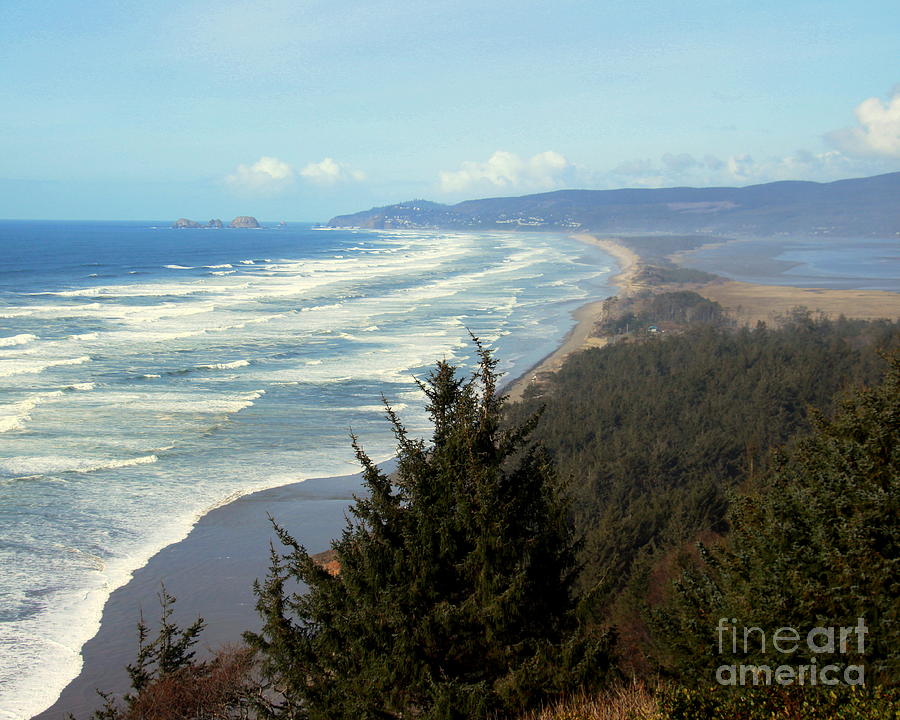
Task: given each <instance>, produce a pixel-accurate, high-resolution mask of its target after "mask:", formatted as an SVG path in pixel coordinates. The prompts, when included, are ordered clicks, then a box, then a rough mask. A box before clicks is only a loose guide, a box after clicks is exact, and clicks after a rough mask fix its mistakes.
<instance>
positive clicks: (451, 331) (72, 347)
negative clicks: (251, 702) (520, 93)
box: [0, 221, 615, 719]
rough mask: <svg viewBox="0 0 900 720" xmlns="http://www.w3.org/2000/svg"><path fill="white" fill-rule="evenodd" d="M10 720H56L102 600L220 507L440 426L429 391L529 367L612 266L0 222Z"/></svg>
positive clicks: (392, 246)
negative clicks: (476, 346) (432, 381)
mask: <svg viewBox="0 0 900 720" xmlns="http://www.w3.org/2000/svg"><path fill="white" fill-rule="evenodd" d="M0 248H2V251H3V257H4V263H3V264H2V266H0V718H16V719H18V718H27V717H30V716H31V715H33V714H35V713H37V712H39V711H41V710H42V709H44V708H46V707H47V706H49V705H50V704H51V703H52V702H53V701H54V700H55V699H56V697H57V695H58V693H59V692H60V691H61V690H62V688H63V687H64V686H65V684H66V683H67V682H68V681H69V680H70V679H72V678H73V677H74V676H75V675H76V674H77V672H78V670H79V668H80V655H79V651H80V648H81V646H82V644H83V643H84V642H85V641H86V640H88V639H89V638H90V637H91V636H92V635H93V634H94V633H95V632H96V630H97V628H98V625H99V621H100V616H101V610H102V606H103V603H104V602H105V600H106V598H107V597H108V596H109V594H110V592H111V591H112V590H113V589H115V588H116V587H118V586H119V585H121V584H123V583H125V582H126V581H127V580H128V578H129V576H130V573H131V572H133V571H134V570H135V569H137V568H138V567H140V566H142V565H143V564H144V563H145V562H146V561H147V560H148V559H149V557H151V556H152V555H153V554H154V553H155V552H156V551H158V550H159V549H161V548H162V547H164V546H166V545H168V544H170V543H172V542H175V541H177V540H179V539H181V538H183V537H184V536H185V535H186V534H187V532H188V531H189V529H190V527H191V525H192V524H193V523H194V522H195V521H196V519H197V518H198V517H199V516H200V515H202V514H203V513H204V512H206V511H208V510H209V509H211V508H212V507H215V506H216V505H219V504H221V503H223V502H227V501H228V500H229V499H231V498H234V497H236V496H238V495H240V494H242V493H246V492H250V491H254V490H259V489H262V488H266V487H273V486H277V485H281V484H286V483H290V482H295V481H297V480H300V479H303V478H308V477H321V476H331V475H339V474H345V473H347V472H354V471H355V470H356V469H357V467H356V464H355V461H354V459H353V454H352V451H351V449H350V447H349V433H350V431H351V428H352V431H353V432H354V433H355V434H356V435H358V436H359V437H360V439H361V441H362V442H363V444H364V446H365V447H366V449H367V450H368V451H369V453H370V454H371V455H372V456H373V457H374V458H376V459H381V458H387V457H389V456H390V455H391V453H392V449H393V437H392V435H391V432H390V429H389V427H388V425H387V423H386V421H385V420H384V418H383V415H382V412H383V408H382V406H381V400H380V397H381V394H382V393H383V394H384V396H385V397H386V398H387V399H388V400H389V401H390V402H391V403H392V405H393V407H394V408H395V409H396V410H398V411H399V412H400V414H401V416H402V417H403V418H404V420H405V421H406V423H407V425H408V427H409V428H410V429H411V430H412V431H414V432H424V431H426V430H427V428H426V422H425V417H424V414H423V410H422V398H421V395H420V392H419V391H418V390H417V388H416V386H415V384H414V381H413V378H414V377H415V376H419V377H421V376H422V375H423V373H425V372H427V370H428V368H429V367H430V366H431V365H432V364H433V362H434V361H435V360H437V359H439V358H447V359H450V360H453V361H456V362H458V363H460V364H463V365H465V364H466V363H467V362H469V361H470V360H471V356H472V345H471V343H470V342H469V340H468V331H469V330H471V331H472V332H474V333H476V334H477V335H479V336H480V337H481V338H482V339H484V340H485V341H487V342H488V343H490V344H491V345H492V346H494V347H495V348H496V350H497V354H498V357H499V358H500V360H501V363H502V368H503V369H504V370H506V371H508V372H510V373H511V374H513V375H515V374H517V373H521V372H523V371H524V370H525V369H527V368H528V367H529V366H531V365H532V364H534V363H535V362H537V361H538V360H539V359H540V358H541V357H543V356H544V355H546V354H547V353H549V352H550V351H552V350H553V348H554V347H555V346H556V345H557V344H558V343H559V341H560V340H561V339H562V336H563V335H564V334H565V332H566V331H567V329H568V328H569V327H571V325H572V324H573V321H572V320H571V317H570V311H571V310H572V309H574V308H575V307H577V306H578V305H580V304H581V303H583V302H584V301H585V300H586V299H587V298H596V297H604V296H607V295H609V294H611V293H612V290H611V289H610V288H609V287H608V286H607V281H608V278H609V276H610V274H611V272H612V271H613V270H614V267H615V266H614V262H613V259H612V258H611V257H610V256H608V255H606V254H604V253H603V252H602V251H600V250H599V249H596V248H593V247H589V246H586V245H583V244H581V243H579V242H577V241H575V240H573V239H570V238H568V237H566V236H564V235H552V234H541V233H533V234H529V233H489V234H468V233H446V232H437V231H435V232H419V231H383V232H379V231H351V230H319V229H313V228H311V227H309V226H304V225H299V224H298V225H289V226H287V227H282V228H271V229H266V230H230V229H223V230H212V229H202V230H201V229H197V230H173V229H170V228H168V227H166V226H158V227H154V226H153V225H152V224H151V223H49V222H6V221H4V222H0Z"/></svg>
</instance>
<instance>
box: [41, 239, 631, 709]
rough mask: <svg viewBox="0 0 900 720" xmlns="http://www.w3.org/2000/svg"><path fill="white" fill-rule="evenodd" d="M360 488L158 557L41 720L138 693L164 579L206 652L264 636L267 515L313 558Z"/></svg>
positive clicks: (121, 598) (219, 514) (218, 525)
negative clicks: (141, 636)
mask: <svg viewBox="0 0 900 720" xmlns="http://www.w3.org/2000/svg"><path fill="white" fill-rule="evenodd" d="M572 237H574V238H576V239H578V240H579V241H581V242H584V243H587V244H593V245H595V246H597V247H600V248H601V249H602V250H604V251H606V252H607V253H609V254H610V255H612V256H613V257H614V258H615V259H616V260H617V261H618V262H619V266H620V267H619V272H618V274H616V275H614V276H613V277H612V278H611V279H610V284H616V285H620V284H626V283H630V280H631V277H630V275H628V272H629V271H630V269H632V268H634V267H635V266H636V263H637V262H638V260H639V258H638V256H637V255H636V254H635V253H633V252H632V251H630V250H629V249H628V248H625V247H623V246H618V245H615V244H614V243H612V242H609V243H607V242H605V241H600V240H597V239H595V238H593V237H592V236H589V235H576V236H572ZM602 303H603V300H602V299H601V300H592V301H589V302H587V303H585V304H584V305H582V306H580V307H579V308H577V309H576V310H575V311H573V315H574V316H575V318H576V321H577V322H576V325H575V327H574V328H573V329H572V330H571V331H570V332H569V333H568V334H567V335H566V338H565V339H564V340H563V342H562V344H561V345H560V347H558V348H557V349H556V350H554V351H553V352H552V353H550V355H548V356H547V358H553V357H556V356H559V357H560V360H559V364H560V365H561V364H562V360H563V359H564V358H565V356H567V355H568V354H569V352H572V351H574V350H577V349H578V348H579V347H581V346H582V344H583V343H584V342H585V341H586V335H587V334H589V333H590V331H591V330H592V329H593V318H594V317H595V315H596V313H597V312H599V308H600V306H601V305H602ZM582 335H585V337H582ZM561 351H564V352H563V353H562V354H560V353H561ZM547 358H545V360H542V361H541V363H544V362H545V361H546V359H547ZM528 372H529V371H528V370H526V371H524V372H521V373H520V374H518V375H517V376H516V378H514V379H513V380H511V381H510V383H509V384H508V385H507V387H512V386H514V385H515V384H517V383H519V382H520V381H521V380H522V378H524V377H527V376H528ZM392 464H393V460H388V461H387V462H385V463H379V465H380V466H383V467H385V466H387V467H390V466H392ZM360 483H361V476H360V475H358V474H354V475H347V476H336V477H320V478H314V479H308V480H300V481H297V482H294V483H290V484H288V485H281V486H277V487H275V488H267V489H263V490H259V491H256V492H253V493H248V494H246V495H242V496H240V497H238V498H236V499H235V500H233V501H231V502H225V503H223V504H221V505H218V506H217V507H215V508H213V509H212V510H210V511H209V512H207V513H206V514H204V515H202V516H200V517H199V519H198V520H197V522H196V523H195V524H194V526H193V527H192V528H191V530H190V531H189V533H188V534H187V536H185V537H184V538H182V539H181V540H179V541H177V542H175V543H172V544H170V545H168V546H166V547H165V548H163V549H162V550H160V551H159V552H158V553H156V554H155V555H154V556H153V557H151V558H150V560H149V561H148V562H147V563H146V564H145V565H144V566H142V567H141V568H139V569H138V570H135V571H134V572H133V573H132V576H131V579H130V580H129V581H128V582H127V583H125V584H124V585H122V586H120V587H118V588H117V589H116V590H114V591H113V592H112V593H111V594H110V596H109V598H108V599H107V601H106V604H105V605H104V607H103V610H102V615H101V621H100V629H99V630H98V631H97V633H96V634H95V635H94V637H92V638H91V639H90V640H89V641H88V642H87V643H85V644H84V645H83V646H82V648H81V657H82V667H81V671H80V672H79V674H78V675H77V676H76V677H75V678H74V679H73V680H72V681H70V682H69V684H68V685H66V687H65V688H64V689H63V690H62V692H61V694H60V695H59V697H58V698H57V699H56V700H55V701H54V703H53V704H52V705H51V706H50V707H49V708H47V709H46V710H44V711H42V712H40V713H38V714H37V715H34V716H32V720H65V718H66V717H67V715H68V714H69V713H73V714H75V715H76V717H77V718H78V720H84V718H86V717H87V716H89V715H90V714H91V713H92V712H93V711H94V710H95V709H96V708H98V707H99V705H100V703H101V699H100V697H99V696H98V695H97V694H96V692H95V691H96V689H98V688H99V689H102V690H109V691H112V692H113V693H114V694H118V693H120V692H123V691H125V690H127V689H128V678H127V674H126V672H125V666H126V665H127V664H128V663H130V662H133V661H134V658H135V654H136V652H137V640H136V625H137V621H138V617H139V614H140V613H141V612H143V613H144V616H145V617H146V619H147V621H148V624H149V625H150V627H151V632H152V631H153V629H154V628H155V626H156V622H157V617H158V613H157V610H158V607H157V605H156V596H157V593H158V592H159V589H160V584H161V583H162V582H165V586H166V590H167V592H169V593H170V594H172V595H174V596H175V597H176V598H177V599H178V600H177V602H176V604H175V613H174V615H173V617H174V619H175V621H176V622H178V623H179V624H181V625H182V626H184V625H187V624H190V623H191V622H193V621H194V620H196V618H197V617H198V616H203V617H205V618H207V619H208V620H209V621H210V623H209V626H208V628H207V629H206V630H204V632H203V633H202V634H201V636H200V643H199V645H198V646H197V647H198V649H200V650H201V653H202V651H203V650H207V651H211V650H213V649H215V648H217V647H219V646H221V645H223V644H226V643H236V642H240V640H241V633H242V632H243V631H245V630H251V631H252V630H257V629H259V628H258V617H257V615H256V612H255V600H254V598H253V595H252V584H253V581H254V580H256V579H257V578H261V577H263V576H264V575H265V572H266V568H267V567H268V561H269V556H268V542H269V541H274V542H275V543H276V546H277V538H276V537H275V535H274V533H273V532H272V528H271V525H270V523H269V521H268V518H267V516H268V515H269V514H271V515H272V516H273V517H275V518H276V519H277V520H278V521H279V522H280V523H282V524H283V525H284V526H285V528H286V529H287V530H288V531H289V532H291V534H292V535H294V536H295V537H296V538H297V540H298V541H299V542H300V543H301V544H302V545H304V546H305V547H306V548H307V549H308V550H309V551H310V552H311V553H320V552H322V551H326V550H329V549H330V548H331V541H332V540H333V539H334V538H335V537H338V536H339V534H340V531H341V528H342V527H343V522H344V517H345V512H346V509H347V507H349V505H350V504H351V503H352V501H353V494H354V492H358V491H359V490H360V488H361V484H360ZM301 526H302V527H301Z"/></svg>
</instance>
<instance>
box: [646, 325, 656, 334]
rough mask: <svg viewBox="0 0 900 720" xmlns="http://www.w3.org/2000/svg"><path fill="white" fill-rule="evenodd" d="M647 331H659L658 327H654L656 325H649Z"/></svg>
mask: <svg viewBox="0 0 900 720" xmlns="http://www.w3.org/2000/svg"><path fill="white" fill-rule="evenodd" d="M647 332H651V333H658V332H659V328H658V327H656V325H651V326H650V327H648V328H647Z"/></svg>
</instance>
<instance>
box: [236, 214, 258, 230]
mask: <svg viewBox="0 0 900 720" xmlns="http://www.w3.org/2000/svg"><path fill="white" fill-rule="evenodd" d="M228 227H233V228H258V227H259V223H258V222H257V220H256V218H255V217H250V216H249V215H240V216H239V217H236V218H235V219H234V220H232V221H231V223H230V224H229V225H228Z"/></svg>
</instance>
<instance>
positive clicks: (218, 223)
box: [206, 218, 222, 228]
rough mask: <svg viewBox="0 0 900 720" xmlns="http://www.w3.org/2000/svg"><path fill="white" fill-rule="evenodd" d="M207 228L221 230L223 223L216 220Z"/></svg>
mask: <svg viewBox="0 0 900 720" xmlns="http://www.w3.org/2000/svg"><path fill="white" fill-rule="evenodd" d="M206 227H211V228H220V227H222V221H221V220H219V218H214V219H213V220H210V221H209V223H208V224H207V226H206Z"/></svg>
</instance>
